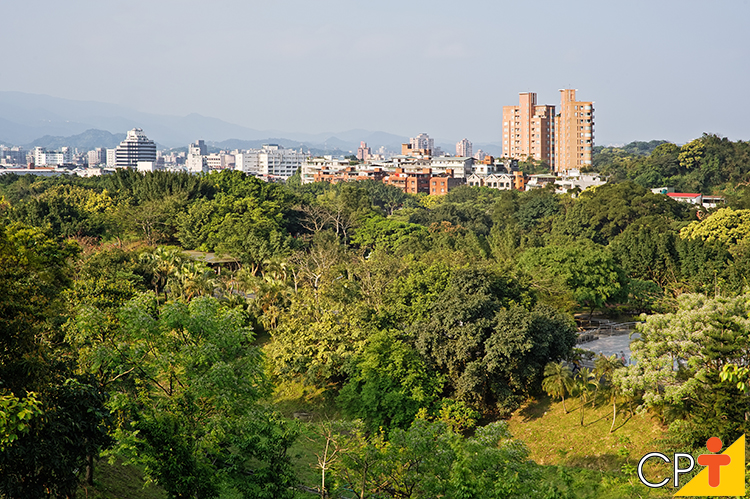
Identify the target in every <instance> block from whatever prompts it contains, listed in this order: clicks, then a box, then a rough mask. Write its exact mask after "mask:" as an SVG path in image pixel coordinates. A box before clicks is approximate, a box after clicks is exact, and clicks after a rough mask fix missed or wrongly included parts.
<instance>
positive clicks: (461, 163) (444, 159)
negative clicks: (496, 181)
mask: <svg viewBox="0 0 750 499" xmlns="http://www.w3.org/2000/svg"><path fill="white" fill-rule="evenodd" d="M430 168H431V169H432V171H433V172H434V173H438V174H439V173H445V172H447V171H448V170H451V171H452V172H453V176H454V177H456V178H463V179H465V178H466V177H468V176H469V175H471V173H472V171H473V169H474V158H472V157H471V156H468V157H467V156H461V157H451V156H441V157H433V158H430Z"/></svg>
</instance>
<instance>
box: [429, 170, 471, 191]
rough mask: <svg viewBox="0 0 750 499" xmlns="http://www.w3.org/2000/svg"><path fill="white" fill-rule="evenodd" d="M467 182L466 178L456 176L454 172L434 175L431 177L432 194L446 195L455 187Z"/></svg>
mask: <svg viewBox="0 0 750 499" xmlns="http://www.w3.org/2000/svg"><path fill="white" fill-rule="evenodd" d="M465 183H466V179H465V178H456V177H454V176H453V172H448V173H445V174H442V175H436V176H433V177H431V178H430V195H431V196H444V195H446V194H448V192H450V191H451V190H452V189H453V188H454V187H458V186H459V185H464V184H465Z"/></svg>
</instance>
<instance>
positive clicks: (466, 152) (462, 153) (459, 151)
mask: <svg viewBox="0 0 750 499" xmlns="http://www.w3.org/2000/svg"><path fill="white" fill-rule="evenodd" d="M456 156H458V157H459V158H470V157H471V156H472V143H471V142H470V141H469V139H461V140H460V141H459V142H458V143H456Z"/></svg>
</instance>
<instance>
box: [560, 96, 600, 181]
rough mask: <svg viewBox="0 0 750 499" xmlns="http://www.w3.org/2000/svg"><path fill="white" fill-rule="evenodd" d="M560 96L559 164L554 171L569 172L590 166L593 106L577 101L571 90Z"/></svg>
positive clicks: (592, 146)
mask: <svg viewBox="0 0 750 499" xmlns="http://www.w3.org/2000/svg"><path fill="white" fill-rule="evenodd" d="M560 96H561V99H560V100H561V102H560V114H558V115H557V116H556V117H555V129H556V131H557V140H556V144H555V145H556V147H555V153H556V154H555V155H556V159H557V162H556V164H555V165H554V166H555V171H558V172H567V171H568V170H571V169H574V168H576V169H578V168H585V167H586V166H590V165H591V153H592V150H593V148H594V103H593V102H590V101H577V100H576V91H575V90H574V89H571V88H568V89H563V90H560Z"/></svg>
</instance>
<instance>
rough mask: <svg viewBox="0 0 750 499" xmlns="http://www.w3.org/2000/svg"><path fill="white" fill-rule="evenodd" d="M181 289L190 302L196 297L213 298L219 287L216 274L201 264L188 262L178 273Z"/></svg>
mask: <svg viewBox="0 0 750 499" xmlns="http://www.w3.org/2000/svg"><path fill="white" fill-rule="evenodd" d="M177 279H178V280H179V284H178V286H179V289H180V292H181V293H182V295H183V297H184V298H185V299H186V300H187V301H190V300H192V299H193V298H195V297H196V296H213V294H214V290H215V289H216V288H217V287H218V283H217V281H216V274H215V273H214V271H213V270H211V269H210V268H209V267H208V266H207V265H205V264H203V263H200V262H193V261H190V262H186V263H184V264H183V265H182V266H181V267H180V269H179V270H178V271H177Z"/></svg>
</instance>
